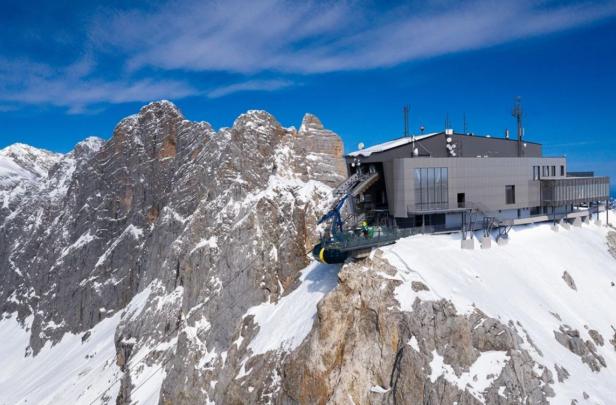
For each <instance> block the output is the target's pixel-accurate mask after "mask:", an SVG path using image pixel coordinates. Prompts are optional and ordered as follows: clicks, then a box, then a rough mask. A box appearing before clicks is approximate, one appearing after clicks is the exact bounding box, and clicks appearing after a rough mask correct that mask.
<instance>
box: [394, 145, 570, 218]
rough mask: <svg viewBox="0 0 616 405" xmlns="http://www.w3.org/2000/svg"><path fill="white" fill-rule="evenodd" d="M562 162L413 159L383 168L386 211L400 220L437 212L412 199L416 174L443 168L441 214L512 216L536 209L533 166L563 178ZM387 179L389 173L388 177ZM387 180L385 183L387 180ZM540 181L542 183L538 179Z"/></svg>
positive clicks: (537, 190) (537, 196)
mask: <svg viewBox="0 0 616 405" xmlns="http://www.w3.org/2000/svg"><path fill="white" fill-rule="evenodd" d="M566 164H567V163H566V159H565V158H431V157H415V158H402V159H394V160H393V161H390V162H383V166H384V169H385V179H386V189H387V196H388V203H389V211H390V213H391V214H392V215H393V216H394V217H399V218H406V217H408V216H409V215H413V214H416V213H421V212H422V211H424V212H428V211H432V212H435V211H438V209H439V207H425V206H422V204H421V201H418V198H417V195H416V192H415V190H416V188H417V186H418V185H417V184H416V175H415V174H416V171H415V170H416V169H421V168H447V177H448V178H447V183H448V184H447V204H446V206H445V207H442V209H445V210H449V211H456V210H458V209H460V208H463V209H475V210H479V211H482V212H485V213H497V212H498V211H499V210H500V211H502V210H512V209H513V210H517V209H521V208H531V207H539V206H540V205H541V195H540V191H541V187H540V180H538V179H537V180H533V166H539V167H544V166H547V167H550V174H551V167H552V166H554V167H555V168H558V169H556V174H557V175H555V176H550V175H548V176H547V178H553V179H559V178H564V177H562V176H560V167H561V166H563V167H564V170H565V173H566ZM388 173H390V174H389V175H388ZM388 177H390V179H388ZM542 178H545V177H542ZM507 186H514V187H515V202H514V203H512V204H511V203H510V204H507V201H506V187H507ZM458 194H464V205H463V206H459V205H458Z"/></svg>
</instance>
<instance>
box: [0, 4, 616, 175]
mask: <svg viewBox="0 0 616 405" xmlns="http://www.w3.org/2000/svg"><path fill="white" fill-rule="evenodd" d="M128 3H130V4H128ZM0 38H2V40H1V41H0V147H3V146H5V145H8V144H11V143H14V142H25V143H29V144H32V145H35V146H38V147H44V148H48V149H51V150H56V151H63V152H64V151H68V150H70V149H71V148H72V146H73V145H74V144H75V143H76V142H78V141H79V140H81V139H83V138H84V137H86V136H89V135H99V136H101V137H103V138H108V137H109V136H110V135H111V133H112V130H113V127H114V126H115V124H116V123H117V122H118V121H119V120H120V119H121V118H122V117H124V116H126V115H129V114H132V113H134V112H136V111H137V110H138V108H139V107H140V106H141V105H143V104H144V103H145V102H147V101H150V100H155V99H160V98H166V99H170V100H173V101H174V102H175V103H176V104H177V105H178V106H179V107H180V108H181V109H182V110H183V112H184V113H185V115H186V116H187V118H189V119H192V120H206V121H209V122H211V123H212V124H213V125H214V126H215V127H221V126H229V125H231V124H232V122H233V119H234V118H235V117H236V116H237V115H239V114H240V113H242V112H244V111H246V110H248V109H254V108H256V109H266V110H268V111H269V112H271V113H272V114H274V115H275V116H276V117H277V118H278V119H279V120H280V121H281V122H282V123H283V124H284V125H295V126H298V125H299V123H300V122H301V117H302V115H303V113H304V112H312V113H315V114H317V115H318V116H319V117H320V118H321V120H322V121H323V122H324V124H325V125H326V126H327V127H328V128H331V129H333V130H335V131H336V132H338V133H339V134H340V135H341V136H342V137H343V139H344V140H345V143H346V147H347V150H350V149H353V148H355V146H356V145H357V143H358V142H360V141H361V142H364V143H366V144H373V143H377V142H380V141H383V140H387V139H390V138H392V137H396V136H399V135H400V134H401V132H402V106H403V105H404V104H409V105H410V107H411V114H410V126H411V130H412V131H417V128H418V127H419V125H420V124H423V125H425V127H426V129H427V130H428V131H431V130H440V129H442V128H443V125H444V120H445V115H446V114H449V117H450V120H451V122H452V123H453V126H454V127H455V128H457V129H460V130H461V129H462V123H463V118H462V117H463V115H464V114H465V113H466V116H467V120H468V128H469V130H471V131H473V132H476V133H488V134H492V135H493V136H502V134H503V133H504V130H505V128H509V129H512V130H513V129H514V126H515V124H514V121H513V118H512V117H511V115H510V111H511V107H512V104H513V100H514V97H515V96H518V95H519V96H521V97H522V99H523V102H524V107H525V112H526V115H525V121H526V122H525V127H526V136H527V138H528V139H529V140H533V141H537V142H542V143H543V144H544V150H545V153H546V154H548V155H561V154H566V155H567V156H568V157H569V158H570V166H571V167H572V168H574V169H594V170H596V171H597V172H598V173H604V174H609V175H611V176H612V177H613V178H615V179H616V129H615V128H616V119H615V118H616V117H614V115H615V113H616V97H615V94H616V74H615V72H616V1H581V2H580V1H566V2H557V1H549V0H540V1H526V0H521V1H511V2H506V1H487V0H476V1H468V2H458V1H449V0H429V1H411V2H404V3H396V2H387V5H386V6H383V3H382V2H376V1H374V2H359V1H343V2H317V1H305V2H289V1H281V0H263V1H259V2H241V1H236V0H230V1H210V2H205V1H190V0H186V1H183V0H177V1H148V2H122V1H105V2H98V3H97V2H81V1H74V2H71V1H56V2H46V1H45V2H43V1H41V2H23V1H12V0H8V1H7V0H4V1H3V2H2V3H1V5H0Z"/></svg>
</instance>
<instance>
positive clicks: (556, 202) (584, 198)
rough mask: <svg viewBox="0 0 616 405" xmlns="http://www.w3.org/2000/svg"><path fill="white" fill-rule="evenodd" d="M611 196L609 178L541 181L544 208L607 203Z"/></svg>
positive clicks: (571, 178) (570, 178) (572, 178)
mask: <svg viewBox="0 0 616 405" xmlns="http://www.w3.org/2000/svg"><path fill="white" fill-rule="evenodd" d="M609 196H610V178H609V177H569V178H564V179H545V180H541V205H544V206H546V205H548V206H560V205H566V204H581V203H589V202H593V201H605V200H607V199H608V198H609Z"/></svg>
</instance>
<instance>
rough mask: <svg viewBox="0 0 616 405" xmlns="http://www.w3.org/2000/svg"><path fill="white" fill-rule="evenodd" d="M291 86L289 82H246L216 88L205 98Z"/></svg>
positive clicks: (291, 83)
mask: <svg viewBox="0 0 616 405" xmlns="http://www.w3.org/2000/svg"><path fill="white" fill-rule="evenodd" d="M292 85H293V82H292V81H290V80H248V81H246V82H240V83H234V84H230V85H228V86H222V87H218V88H216V89H214V90H211V91H209V92H207V96H208V97H209V98H218V97H223V96H226V95H229V94H232V93H237V92H240V91H274V90H280V89H283V88H285V87H289V86H292Z"/></svg>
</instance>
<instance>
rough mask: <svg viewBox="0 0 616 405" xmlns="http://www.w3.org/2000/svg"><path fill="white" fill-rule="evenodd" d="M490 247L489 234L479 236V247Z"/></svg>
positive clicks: (490, 239)
mask: <svg viewBox="0 0 616 405" xmlns="http://www.w3.org/2000/svg"><path fill="white" fill-rule="evenodd" d="M491 247H492V238H490V237H489V236H484V237H483V238H481V248H482V249H490V248H491Z"/></svg>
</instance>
